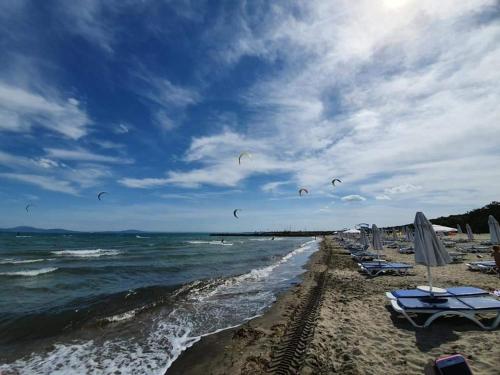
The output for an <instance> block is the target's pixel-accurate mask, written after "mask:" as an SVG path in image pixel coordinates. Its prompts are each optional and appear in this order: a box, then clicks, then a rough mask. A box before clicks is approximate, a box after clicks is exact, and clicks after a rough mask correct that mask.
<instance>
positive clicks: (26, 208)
mask: <svg viewBox="0 0 500 375" xmlns="http://www.w3.org/2000/svg"><path fill="white" fill-rule="evenodd" d="M33 206H34V204H32V203H28V204H27V205H26V207H24V209H25V210H26V212H30V208H31V207H33Z"/></svg>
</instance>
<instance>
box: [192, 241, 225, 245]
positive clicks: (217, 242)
mask: <svg viewBox="0 0 500 375" xmlns="http://www.w3.org/2000/svg"><path fill="white" fill-rule="evenodd" d="M186 242H187V243H190V244H192V245H201V244H205V245H219V246H233V244H232V243H230V242H222V241H186Z"/></svg>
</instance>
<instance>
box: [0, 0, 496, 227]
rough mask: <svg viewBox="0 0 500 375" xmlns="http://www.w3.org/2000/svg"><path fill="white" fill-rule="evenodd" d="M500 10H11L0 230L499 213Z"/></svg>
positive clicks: (108, 4) (227, 4)
mask: <svg viewBox="0 0 500 375" xmlns="http://www.w3.org/2000/svg"><path fill="white" fill-rule="evenodd" d="M499 13H500V11H499V6H498V3H497V2H496V1H487V0H471V1H461V2H457V1H439V2H436V1H413V0H385V1H359V2H352V1H307V2H302V1H301V2H293V1H275V2H268V1H258V0H255V1H246V2H245V1H241V2H237V1H220V2H219V1H206V2H205V1H201V0H200V1H187V0H186V1H181V0H179V1H166V0H162V1H160V0H157V1H152V0H151V1H148V0H143V1H132V0H130V1H129V0H120V1H118V0H114V1H113V0H110V1H97V0H88V1H80V2H70V1H44V2H33V1H23V0H7V1H2V2H1V3H0V43H1V45H0V47H1V49H2V52H3V53H2V54H1V55H0V198H1V200H0V202H1V203H0V209H1V212H2V215H1V216H0V227H10V226H16V225H33V226H38V227H44V228H48V227H65V228H69V229H79V230H119V229H127V228H136V229H144V230H158V231H213V230H266V229H286V228H291V229H332V228H342V227H348V226H352V225H353V224H355V223H359V222H369V223H376V224H378V225H379V226H384V225H391V224H399V223H407V222H411V221H412V220H413V217H414V214H415V212H416V211H417V210H423V211H424V212H425V213H426V215H427V216H428V217H433V216H437V215H442V214H450V213H458V212H463V211H464V210H467V209H471V208H475V207H479V206H482V205H484V204H486V203H489V202H490V201H492V200H498V199H499V196H498V192H499V189H498V186H500V168H498V165H499V162H500V147H498V139H499V136H500V121H499V119H500V85H499V84H498V83H499V82H500V69H498V66H499V62H500V43H498V41H499V40H500V23H499ZM243 151H248V152H250V153H251V155H252V156H251V158H248V157H245V158H243V160H242V164H241V165H238V155H239V154H240V153H241V152H243ZM332 178H340V179H341V180H342V181H343V183H342V184H340V185H339V186H338V187H336V188H333V187H332V185H331V183H330V181H331V179H332ZM300 187H305V188H307V189H308V190H309V192H310V194H309V195H305V196H303V197H299V195H298V189H299V188H300ZM99 191H107V192H109V194H107V195H106V196H105V197H104V199H103V200H102V201H98V200H97V198H96V195H97V193H98V192H99ZM28 203H33V205H34V206H33V207H32V209H31V211H30V212H29V213H27V212H26V211H25V209H24V208H25V206H26V204H28ZM235 208H241V209H242V211H241V213H240V219H239V220H237V219H235V218H234V217H233V216H232V211H233V210H234V209H235Z"/></svg>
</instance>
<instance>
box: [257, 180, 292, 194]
mask: <svg viewBox="0 0 500 375" xmlns="http://www.w3.org/2000/svg"><path fill="white" fill-rule="evenodd" d="M288 184H290V181H273V182H268V183H266V184H264V185H262V186H261V190H262V191H264V192H266V193H269V192H276V190H277V189H278V188H279V187H280V186H283V185H288Z"/></svg>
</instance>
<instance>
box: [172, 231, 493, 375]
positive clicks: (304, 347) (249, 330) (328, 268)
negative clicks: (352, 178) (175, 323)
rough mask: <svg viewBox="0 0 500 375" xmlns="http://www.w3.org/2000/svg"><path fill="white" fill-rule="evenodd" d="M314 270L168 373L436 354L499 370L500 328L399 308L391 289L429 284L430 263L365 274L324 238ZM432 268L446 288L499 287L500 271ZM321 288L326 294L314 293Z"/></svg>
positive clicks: (401, 362) (367, 366) (401, 368)
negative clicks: (427, 320)
mask: <svg viewBox="0 0 500 375" xmlns="http://www.w3.org/2000/svg"><path fill="white" fill-rule="evenodd" d="M382 253H383V254H385V255H386V256H387V258H388V259H389V260H393V261H403V262H408V263H411V264H413V263H414V258H413V255H402V254H399V253H398V252H397V250H395V249H384V250H383V251H382ZM488 258H489V255H487V254H483V259H488ZM474 260H478V258H477V256H476V255H475V254H469V255H467V257H466V262H467V261H474ZM307 269H308V271H307V272H306V273H305V274H304V277H303V282H302V283H301V284H300V285H297V286H294V287H292V288H291V289H290V290H289V291H288V292H286V293H284V294H282V295H281V296H279V298H278V300H277V301H276V303H274V304H273V306H272V307H271V308H270V309H269V311H267V312H266V313H265V314H264V315H263V316H262V317H259V318H256V319H254V320H252V321H249V322H248V323H246V324H244V325H242V326H240V327H238V328H234V329H230V330H227V331H223V332H220V333H218V334H214V335H211V336H207V337H204V338H203V339H202V340H201V341H199V342H198V343H196V344H195V345H194V346H193V347H191V348H190V349H188V350H187V351H185V352H184V353H183V354H182V355H181V356H180V357H179V358H178V359H177V361H175V362H174V364H173V365H172V367H171V368H170V369H169V370H168V371H167V374H168V375H172V374H186V375H188V374H204V375H208V374H264V373H270V369H271V368H275V369H276V368H278V367H276V366H279V365H280V364H283V361H285V363H291V364H292V366H291V367H290V368H289V370H291V371H290V372H289V373H300V374H334V373H339V374H387V375H389V374H423V373H424V367H425V366H426V364H427V363H428V362H429V361H432V360H433V359H435V358H436V357H439V356H442V355H445V354H453V353H461V354H463V355H464V356H465V357H466V358H467V360H468V362H469V364H470V366H471V368H472V370H473V372H474V374H492V375H493V374H499V373H500V330H499V329H497V330H495V331H483V330H481V329H480V328H479V327H478V326H476V325H475V324H474V323H472V322H470V321H469V320H467V319H462V318H456V317H454V318H440V319H438V320H437V321H435V322H434V323H433V324H432V325H431V326H430V327H429V328H426V329H415V328H413V327H412V326H411V325H410V323H409V322H408V321H407V320H406V319H404V318H403V317H401V316H398V315H397V314H395V313H394V312H392V309H391V308H390V304H389V303H388V300H387V298H386V297H385V292H387V291H391V290H394V289H402V288H414V287H416V286H417V285H425V284H426V268H425V267H423V266H419V265H417V266H415V268H414V270H413V271H412V273H411V274H410V275H408V276H380V277H376V278H367V277H365V276H363V275H361V274H360V273H359V272H358V269H357V265H356V263H355V262H353V261H352V260H351V258H350V256H349V254H347V253H346V252H345V251H344V250H343V248H342V247H340V246H339V245H337V243H336V242H335V241H334V240H332V239H330V238H327V239H325V240H323V242H322V244H321V246H320V250H319V251H318V252H316V253H315V254H313V256H312V257H311V259H310V261H309V263H308V265H307ZM432 275H433V280H434V282H433V284H434V285H435V286H439V287H450V286H460V285H470V286H476V287H479V288H483V289H487V290H492V289H500V278H499V277H498V276H495V275H488V274H482V273H478V272H471V271H468V270H467V267H466V265H465V263H460V264H451V265H448V266H446V267H438V268H433V269H432ZM318 284H321V285H319V286H318ZM314 293H316V294H317V295H318V296H319V297H317V298H316V297H315V298H311V295H312V294H314ZM304 310H309V313H307V312H306V313H304ZM304 314H305V315H304ZM308 314H309V315H308ZM298 326H300V328H301V329H300V330H299V331H301V337H298V338H297V337H295V336H293V335H294V334H295V333H296V332H295V331H297V327H298ZM304 328H305V331H307V332H305V334H304ZM287 359H291V362H286V360H287ZM271 373H272V372H271Z"/></svg>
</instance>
